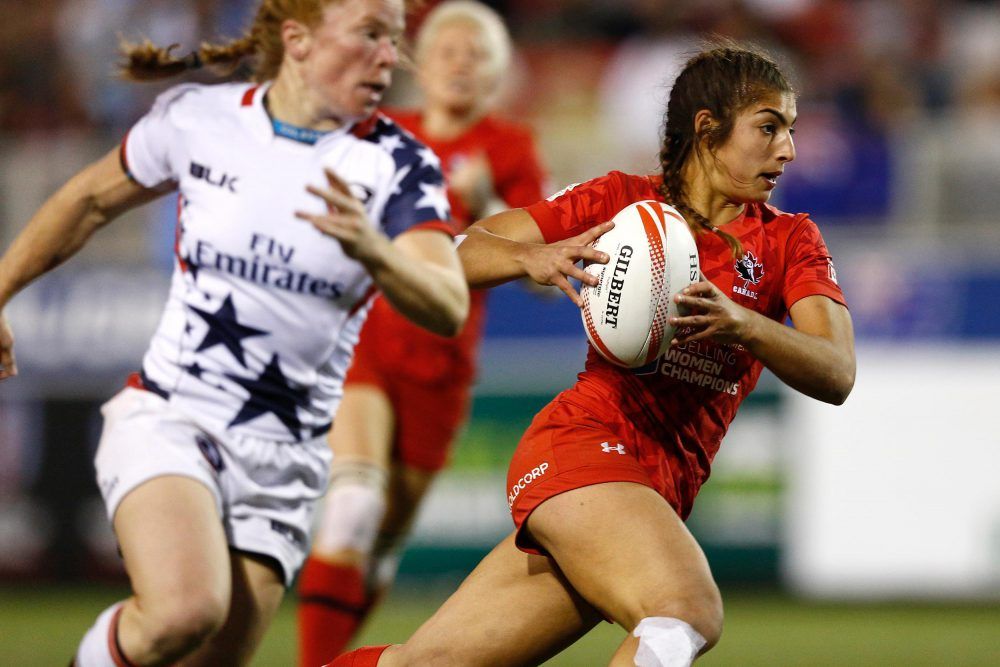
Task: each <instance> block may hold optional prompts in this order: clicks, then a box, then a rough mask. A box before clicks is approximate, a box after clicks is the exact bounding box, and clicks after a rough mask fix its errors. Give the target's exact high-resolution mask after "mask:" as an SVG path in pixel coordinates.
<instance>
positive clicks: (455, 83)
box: [299, 0, 543, 666]
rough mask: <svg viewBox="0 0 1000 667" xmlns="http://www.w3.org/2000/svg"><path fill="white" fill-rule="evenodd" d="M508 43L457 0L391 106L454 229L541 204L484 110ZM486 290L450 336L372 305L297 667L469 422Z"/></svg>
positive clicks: (395, 535)
mask: <svg viewBox="0 0 1000 667" xmlns="http://www.w3.org/2000/svg"><path fill="white" fill-rule="evenodd" d="M510 56H511V44H510V38H509V36H508V34H507V30H506V28H505V26H504V24H503V21H502V19H501V18H500V17H499V16H498V15H497V14H496V12H494V11H493V10H492V9H490V8H488V7H486V6H485V5H482V4H480V3H478V2H474V1H472V0H450V1H449V2H445V3H443V4H441V5H438V6H437V7H436V8H435V9H434V10H433V11H432V12H431V13H430V14H429V15H428V16H427V18H426V21H425V23H424V24H423V26H422V28H421V30H420V32H419V34H418V35H417V39H416V52H415V58H416V65H417V77H418V82H419V85H420V88H421V90H422V92H423V98H424V99H423V106H422V107H421V108H420V109H419V110H414V111H398V112H390V115H391V116H392V117H393V118H395V119H396V121H397V122H399V123H400V125H402V126H403V127H405V128H407V129H408V130H410V131H411V132H413V134H414V135H416V136H417V138H418V139H420V140H421V141H422V142H424V143H426V144H427V145H428V146H429V147H431V148H432V149H433V150H434V152H435V153H437V155H438V156H439V157H440V159H441V163H442V166H443V168H444V173H445V178H446V180H447V183H448V188H449V199H450V202H451V207H452V214H453V219H454V220H455V223H456V225H457V226H458V227H459V229H461V228H463V227H464V226H466V225H468V224H470V223H472V222H474V221H475V220H478V219H480V218H482V217H485V216H486V215H488V214H489V213H490V212H496V211H498V210H503V209H505V208H510V207H518V206H527V205H528V204H532V203H534V202H536V201H538V200H540V199H541V198H542V196H543V195H542V179H543V176H542V169H541V167H540V166H539V161H538V159H537V158H536V154H535V147H534V145H533V141H532V138H531V134H530V132H529V131H528V130H527V129H526V128H524V127H521V126H519V125H514V124H511V123H509V122H505V121H502V120H499V119H498V118H495V117H493V116H491V115H489V110H490V106H491V103H492V102H493V100H494V99H495V97H496V93H497V89H498V87H499V85H500V83H501V76H502V74H503V73H504V71H505V70H506V69H507V68H508V66H509V64H510ZM484 311H485V293H484V292H482V291H476V292H473V294H472V306H471V309H470V313H469V320H468V322H467V324H466V327H465V329H464V331H463V332H462V333H461V334H460V335H459V336H458V337H457V338H454V339H446V338H442V337H440V336H435V335H434V334H431V333H427V332H425V331H422V330H420V329H419V328H417V327H415V326H413V325H412V324H410V323H409V322H407V321H406V320H404V319H403V318H402V317H400V316H399V315H398V314H397V313H396V312H395V311H394V310H393V309H392V308H391V307H390V305H389V304H388V303H387V302H386V300H385V299H382V298H379V299H376V301H375V305H374V306H373V308H372V312H371V315H370V316H369V318H368V321H367V322H366V323H365V326H364V329H363V330H362V333H361V341H360V342H359V344H358V346H357V348H356V350H355V358H354V362H353V364H352V366H351V368H350V370H349V371H348V374H347V381H346V386H345V389H344V400H343V402H342V404H341V406H340V410H339V412H338V413H337V419H336V421H335V425H334V427H333V430H332V431H331V433H330V436H329V440H330V445H331V447H332V448H333V452H334V461H333V466H332V470H331V482H330V490H329V493H328V495H327V497H326V500H325V502H324V507H323V514H322V517H321V519H320V521H319V524H318V527H317V534H316V536H315V540H314V544H313V551H312V554H311V556H310V557H309V559H308V561H307V562H306V565H305V567H304V568H303V572H302V576H301V577H300V580H299V595H300V603H299V646H300V651H299V657H300V664H302V665H303V666H305V665H312V666H315V665H320V664H323V663H324V662H328V661H330V660H332V659H333V658H334V657H336V656H337V655H338V654H339V653H340V652H341V651H343V650H344V648H345V647H346V646H347V645H348V643H349V642H350V640H351V639H352V637H353V636H354V634H355V633H356V631H357V629H358V627H359V625H360V624H361V622H362V621H363V620H364V618H365V616H366V615H367V614H368V612H369V611H370V610H371V608H372V606H373V603H374V601H375V600H377V599H378V598H379V596H381V595H382V594H383V593H384V592H385V591H386V589H387V588H388V587H389V586H390V585H391V583H392V580H393V578H394V576H395V573H396V569H397V566H398V561H399V552H400V551H401V550H402V547H403V543H404V541H405V537H406V535H407V533H408V531H409V529H410V525H411V523H412V521H413V518H414V516H415V515H416V512H417V509H418V508H419V506H420V501H421V499H422V498H423V497H424V495H425V493H426V492H427V490H428V488H429V487H430V485H431V482H432V481H433V479H434V477H435V476H436V475H437V473H438V471H439V470H441V468H442V467H443V466H444V465H445V464H446V462H447V460H448V456H449V453H450V450H451V447H452V445H453V443H454V441H455V438H456V435H457V432H458V430H459V428H460V427H461V425H462V423H463V422H464V420H465V418H466V414H467V412H468V407H469V402H470V389H471V385H472V382H473V380H474V372H475V356H476V350H477V346H478V343H479V338H480V335H481V332H482V324H483V316H484Z"/></svg>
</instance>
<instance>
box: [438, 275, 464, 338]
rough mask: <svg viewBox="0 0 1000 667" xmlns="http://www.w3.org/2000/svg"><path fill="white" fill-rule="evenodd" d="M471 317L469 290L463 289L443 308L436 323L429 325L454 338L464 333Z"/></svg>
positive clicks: (442, 334)
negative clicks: (466, 323) (467, 321)
mask: <svg viewBox="0 0 1000 667" xmlns="http://www.w3.org/2000/svg"><path fill="white" fill-rule="evenodd" d="M468 319H469V290H467V289H464V287H463V289H462V290H461V292H460V296H458V297H457V298H456V299H455V300H454V301H453V302H452V303H451V304H448V305H447V306H446V307H444V308H442V309H441V313H440V316H439V317H438V318H436V319H435V321H434V324H433V325H432V326H431V327H428V328H429V329H430V330H431V331H433V332H434V333H436V334H437V335H439V336H444V337H445V338H454V337H456V336H458V335H459V334H460V333H462V330H463V329H464V328H465V322H466V320H468Z"/></svg>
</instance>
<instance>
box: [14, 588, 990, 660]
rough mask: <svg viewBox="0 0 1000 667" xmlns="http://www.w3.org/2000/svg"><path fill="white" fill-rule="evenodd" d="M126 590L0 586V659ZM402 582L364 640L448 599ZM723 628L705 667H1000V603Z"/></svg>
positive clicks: (284, 613)
mask: <svg viewBox="0 0 1000 667" xmlns="http://www.w3.org/2000/svg"><path fill="white" fill-rule="evenodd" d="M122 594H123V590H122V589H112V588H97V587H75V588H40V589H35V590H28V589H23V588H12V587H7V588H0V665H3V666H5V667H6V666H8V665H10V666H14V665H16V666H18V667H21V666H24V667H35V666H38V667H43V666H48V665H65V664H66V663H67V662H68V661H69V657H70V656H71V655H72V653H73V651H74V649H75V646H76V643H77V641H78V639H79V637H80V635H81V634H82V633H83V632H84V630H85V629H86V628H87V626H88V625H89V624H90V623H91V621H92V620H93V618H94V617H95V616H96V614H97V613H98V612H99V611H100V610H101V609H103V608H104V607H105V606H107V605H108V604H110V603H111V602H113V601H114V600H115V599H117V598H118V597H120V596H121V595H122ZM447 594H448V590H444V589H441V590H428V591H426V592H423V593H420V594H417V593H416V592H414V591H413V589H412V588H407V587H405V586H401V587H400V589H399V590H398V591H397V592H396V593H395V594H394V595H393V596H392V597H390V599H389V600H388V601H387V603H386V604H385V605H384V606H383V607H382V609H381V610H380V611H379V612H378V613H377V614H376V615H375V616H374V617H373V618H372V622H371V623H370V624H369V626H368V627H367V629H366V630H365V632H364V634H363V636H362V637H361V641H362V642H363V643H376V642H377V643H386V642H390V641H400V640H402V639H404V638H405V637H406V636H407V635H408V634H409V633H410V632H412V631H413V630H414V629H415V628H416V627H417V626H418V625H419V624H420V623H421V622H422V620H423V619H424V618H426V617H427V615H428V614H430V613H431V612H432V611H433V609H434V608H435V607H436V606H437V605H438V604H439V603H440V602H441V601H442V600H443V599H444V598H445V597H446V596H447ZM724 596H725V598H726V612H727V616H726V632H725V636H724V637H723V640H722V643H720V645H719V646H718V647H717V648H716V649H715V650H714V651H712V652H711V653H710V654H709V655H708V656H706V657H705V658H704V659H703V660H702V661H700V662H699V665H706V666H711V665H717V666H721V665H739V666H752V665H768V666H775V665H803V666H811V667H812V666H823V665H830V666H833V665H837V666H841V665H850V666H851V667H860V666H867V665H872V666H875V665H880V666H881V665H890V666H895V665H905V666H919V665H928V666H930V665H942V666H943V665H947V666H949V667H951V666H957V665H961V666H973V665H976V666H979V665H981V666H983V667H986V666H996V665H1000V606H997V605H993V606H987V605H966V606H957V605H948V606H945V605H926V604H921V605H898V604H896V605H883V604H879V605H858V604H851V605H831V604H824V605H817V604H809V603H804V602H796V601H793V600H790V599H788V598H786V597H783V596H779V595H776V594H769V593H765V594H747V593H729V594H726V593H725V592H724ZM294 623H295V618H294V608H293V605H292V604H291V603H290V602H286V604H285V605H284V606H283V608H282V610H281V614H280V615H279V617H278V619H277V622H276V623H275V625H274V627H273V628H272V629H271V632H270V634H269V635H268V638H267V639H266V640H265V643H264V646H263V647H262V648H261V651H260V653H259V655H258V658H257V660H256V661H255V663H254V664H255V665H256V666H257V667H270V666H271V665H294V651H295V649H294V630H295V628H294ZM621 637H622V632H621V630H619V629H618V628H616V627H613V626H611V625H607V624H605V625H604V626H602V627H599V628H597V629H595V630H594V631H593V632H592V633H591V634H590V635H588V636H587V637H585V638H584V639H582V640H581V641H580V642H578V643H577V644H576V645H574V646H572V647H571V648H570V649H568V650H566V651H565V652H563V653H562V654H561V655H559V656H557V657H556V658H554V659H553V660H551V661H549V662H548V663H546V664H547V665H549V666H551V667H556V666H558V667H576V666H579V667H587V666H590V665H604V664H606V661H607V658H608V657H609V656H610V655H611V653H612V652H613V650H614V648H615V646H616V645H617V644H618V642H619V641H620V639H621Z"/></svg>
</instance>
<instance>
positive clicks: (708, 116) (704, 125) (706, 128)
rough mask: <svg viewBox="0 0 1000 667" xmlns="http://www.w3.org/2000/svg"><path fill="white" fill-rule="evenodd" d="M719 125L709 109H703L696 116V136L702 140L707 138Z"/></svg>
mask: <svg viewBox="0 0 1000 667" xmlns="http://www.w3.org/2000/svg"><path fill="white" fill-rule="evenodd" d="M716 125H718V121H716V120H715V116H713V115H712V112H711V111H709V110H708V109H701V110H699V111H698V113H696V114H695V115H694V136H696V137H698V138H699V139H702V138H704V137H707V136H708V135H709V133H710V132H711V131H712V128H714V127H715V126H716Z"/></svg>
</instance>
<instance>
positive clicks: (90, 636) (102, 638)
mask: <svg viewBox="0 0 1000 667" xmlns="http://www.w3.org/2000/svg"><path fill="white" fill-rule="evenodd" d="M122 604H124V603H122V602H116V603H115V604H113V605H111V606H110V607H108V608H107V609H105V610H104V611H102V612H101V615H100V616H98V617H97V620H96V621H95V622H94V625H93V626H91V628H90V630H87V634H85V635H84V636H83V640H82V641H81V642H80V648H78V649H77V650H76V659H75V661H74V663H73V664H74V667H130V663H128V662H126V661H125V658H124V656H122V655H121V651H120V649H119V648H118V637H117V634H118V614H119V612H120V611H121V608H122Z"/></svg>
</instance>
